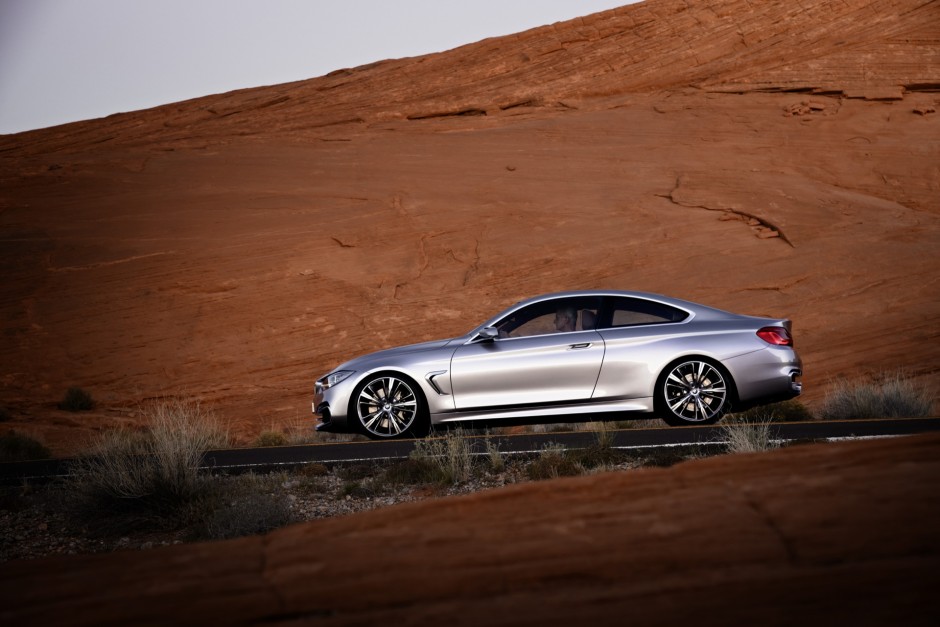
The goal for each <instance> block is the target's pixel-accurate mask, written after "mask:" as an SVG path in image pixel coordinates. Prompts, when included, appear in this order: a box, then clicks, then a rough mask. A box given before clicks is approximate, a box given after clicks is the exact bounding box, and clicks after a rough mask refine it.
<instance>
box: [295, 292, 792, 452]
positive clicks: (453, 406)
mask: <svg viewBox="0 0 940 627" xmlns="http://www.w3.org/2000/svg"><path fill="white" fill-rule="evenodd" d="M801 374H802V362H801V361H800V358H799V356H798V355H797V354H796V351H795V350H794V349H793V339H792V335H791V323H790V321H789V320H786V319H777V318H756V317H752V316H742V315H738V314H733V313H728V312H726V311H721V310H718V309H712V308H711V307H705V306H704V305H697V304H695V303H691V302H687V301H683V300H679V299H675V298H668V297H665V296H659V295H657V294H647V293H643V292H621V291H584V292H563V293H558V294H547V295H544V296H537V297H535V298H531V299H529V300H525V301H522V302H520V303H518V304H516V305H513V306H512V307H510V308H509V309H507V310H506V311H504V312H502V313H500V314H498V315H497V316H495V317H493V318H492V319H490V320H487V321H486V322H484V323H483V324H482V325H480V326H478V327H476V328H475V329H473V330H472V331H470V332H469V333H467V334H466V335H463V336H461V337H457V338H454V339H450V340H439V341H435V342H424V343H422V344H414V345H411V346H403V347H400V348H392V349H389V350H383V351H379V352H376V353H371V354H368V355H364V356H362V357H357V358H356V359H353V360H352V361H348V362H346V363H344V364H342V365H341V366H339V367H337V368H336V369H335V370H333V371H331V372H330V373H329V374H327V375H325V376H323V377H321V378H320V379H319V380H317V382H316V387H315V390H314V400H313V412H314V413H315V414H318V415H319V416H320V424H318V425H317V430H318V431H320V430H322V431H358V432H361V433H364V434H365V435H367V436H369V437H372V438H377V439H378V438H381V439H387V438H397V437H412V436H423V435H426V434H427V433H428V431H429V430H430V428H431V427H432V426H433V425H441V424H444V423H451V422H458V421H473V422H474V423H475V424H476V425H479V424H480V423H485V424H506V423H514V422H552V421H565V422H568V421H571V420H578V419H587V418H588V417H590V418H591V419H598V418H600V419H604V418H622V417H626V416H625V415H632V416H635V417H650V415H651V414H652V415H655V416H659V417H660V418H662V419H663V420H665V421H666V422H667V423H669V424H670V425H696V424H709V423H712V422H715V421H716V420H718V419H719V418H720V417H721V416H722V415H723V414H724V413H726V412H728V411H729V410H731V409H732V408H734V409H742V408H745V407H747V406H753V405H756V404H760V403H763V402H771V401H774V400H781V399H785V398H792V397H794V396H797V395H799V394H800V392H801V390H802V388H801V383H800V381H799V377H800V376H801Z"/></svg>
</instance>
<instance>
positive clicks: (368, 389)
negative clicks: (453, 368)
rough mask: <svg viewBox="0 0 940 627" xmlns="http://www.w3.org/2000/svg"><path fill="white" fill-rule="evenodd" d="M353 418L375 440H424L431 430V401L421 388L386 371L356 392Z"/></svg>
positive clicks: (396, 374)
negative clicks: (429, 413)
mask: <svg viewBox="0 0 940 627" xmlns="http://www.w3.org/2000/svg"><path fill="white" fill-rule="evenodd" d="M349 416H350V417H351V418H353V420H354V422H355V424H356V426H357V427H358V428H359V430H360V431H361V432H362V433H363V434H364V435H366V436H367V437H369V438H372V439H373V440H392V439H396V438H408V437H423V436H425V435H427V432H428V429H429V417H428V406H427V401H426V400H425V399H424V395H423V394H422V393H421V388H419V387H418V385H417V384H416V383H415V382H414V381H412V380H411V379H409V378H407V377H405V376H402V375H401V374H398V373H397V372H382V373H378V374H374V375H372V376H370V377H369V378H367V379H365V380H364V381H363V382H362V383H360V384H359V385H357V386H356V389H355V390H353V394H352V397H351V398H350V400H349Z"/></svg>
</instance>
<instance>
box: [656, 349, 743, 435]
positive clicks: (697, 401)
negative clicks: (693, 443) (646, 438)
mask: <svg viewBox="0 0 940 627" xmlns="http://www.w3.org/2000/svg"><path fill="white" fill-rule="evenodd" d="M733 385H734V384H733V382H732V381H731V377H730V376H729V375H728V374H727V373H726V372H725V371H724V368H722V367H721V366H719V365H718V364H717V363H715V362H712V361H711V360H707V359H705V358H698V357H696V358H689V359H682V360H679V361H676V362H673V363H672V364H670V365H669V366H667V367H666V369H665V370H664V371H663V373H662V375H660V377H659V380H658V381H657V383H656V395H657V396H656V402H657V406H658V410H659V411H658V413H659V415H660V416H661V417H662V419H663V420H664V421H665V422H666V423H667V424H670V425H673V426H681V425H707V424H712V423H714V422H717V421H718V419H719V418H721V417H722V416H723V415H724V414H725V413H726V412H727V411H728V410H729V408H730V406H731V403H730V399H731V397H732V392H733Z"/></svg>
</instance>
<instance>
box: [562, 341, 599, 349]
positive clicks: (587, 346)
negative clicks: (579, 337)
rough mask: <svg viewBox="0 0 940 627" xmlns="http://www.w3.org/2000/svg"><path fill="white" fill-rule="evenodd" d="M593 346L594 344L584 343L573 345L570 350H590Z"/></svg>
mask: <svg viewBox="0 0 940 627" xmlns="http://www.w3.org/2000/svg"><path fill="white" fill-rule="evenodd" d="M591 344H593V342H584V343H582V344H572V345H571V346H569V347H568V348H570V349H572V350H578V349H581V348H590V346H591Z"/></svg>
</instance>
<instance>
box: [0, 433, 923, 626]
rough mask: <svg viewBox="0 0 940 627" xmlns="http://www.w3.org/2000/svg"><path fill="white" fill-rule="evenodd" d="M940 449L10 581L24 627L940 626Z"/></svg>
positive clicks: (661, 481) (154, 553)
mask: <svg viewBox="0 0 940 627" xmlns="http://www.w3.org/2000/svg"><path fill="white" fill-rule="evenodd" d="M938 473H940V436H937V435H929V436H917V437H913V438H894V439H887V440H880V441H871V442H853V443H841V444H828V445H812V446H797V447H792V448H789V449H785V450H781V451H777V452H774V453H769V454H761V455H738V456H725V457H718V458H710V459H703V460H698V461H693V462H687V463H684V464H681V465H679V466H676V467H673V468H669V469H648V470H640V471H635V472H625V473H613V474H601V475H594V476H587V477H579V478H575V479H568V480H556V481H551V482H541V483H528V484H521V485H516V486H512V487H509V488H504V489H500V490H494V491H490V492H488V493H477V494H473V495H469V496H465V497H455V498H449V499H432V500H429V501H423V502H420V503H413V504H408V505H403V506H396V507H392V508H389V509H385V510H376V511H372V512H369V513H365V514H359V515H355V516H351V517H347V518H337V519H329V520H323V521H319V522H315V523H307V524H303V525H297V526H294V527H290V528H287V529H283V530H281V531H277V532H274V533H272V534H270V535H268V536H264V537H254V538H245V539H239V540H233V541H227V542H216V543H207V544H202V545H194V546H186V545H181V546H174V547H166V548H162V549H155V550H151V551H145V552H132V551H131V552H122V553H114V554H110V555H96V556H86V557H72V558H49V559H41V560H35V561H28V562H17V563H9V564H5V565H4V568H3V570H2V571H0V591H2V592H0V598H3V600H4V602H3V603H2V604H0V618H2V619H3V621H4V623H5V624H10V625H27V624H31V625H38V624H62V625H66V624H67V625H100V624H106V623H107V624H153V625H165V624H170V623H172V624H192V625H197V624H199V625H205V624H246V625H248V624H252V625H255V624H275V623H276V624H281V623H290V624H316V623H319V622H324V623H329V624H331V625H332V624H339V625H367V624H369V625H371V624H379V623H385V624H404V623H407V624H420V625H424V624H427V625H442V624H455V625H480V624H486V625H490V624H493V625H520V624H522V625H572V624H592V625H593V624H598V625H623V624H630V623H638V624H644V625H676V624H697V625H728V624H730V623H738V622H740V623H741V624H762V625H765V624H766V625H793V624H797V623H798V624H805V625H832V624H834V623H835V624H853V625H855V624H860V625H884V624H904V625H935V624H936V621H937V619H938V617H940V613H938V610H937V607H936V599H935V592H936V588H937V585H938V584H940V576H938V572H940V569H938V566H940V539H938V537H937V534H936V520H937V517H938V516H940V492H938V491H937V490H936V478H937V476H938Z"/></svg>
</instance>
